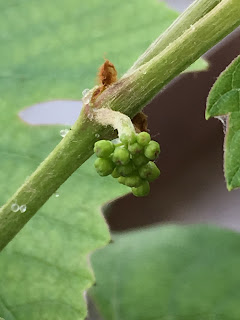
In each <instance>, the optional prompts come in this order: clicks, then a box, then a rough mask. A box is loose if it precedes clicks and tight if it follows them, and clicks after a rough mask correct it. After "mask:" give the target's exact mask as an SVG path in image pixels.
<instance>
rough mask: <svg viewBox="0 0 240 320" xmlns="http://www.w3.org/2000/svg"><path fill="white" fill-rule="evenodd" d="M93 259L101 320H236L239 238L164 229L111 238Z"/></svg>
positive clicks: (205, 229) (208, 230)
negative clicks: (112, 241) (108, 243)
mask: <svg viewBox="0 0 240 320" xmlns="http://www.w3.org/2000/svg"><path fill="white" fill-rule="evenodd" d="M113 239H114V243H112V244H111V245H109V246H108V247H106V248H104V249H101V250H99V251H97V252H96V253H94V255H93V256H92V258H91V260H92V264H93V269H94V272H95V275H96V279H97V282H96V286H94V288H91V289H90V294H91V296H92V297H93V299H94V301H95V302H96V304H97V306H98V309H99V311H100V313H101V315H102V316H103V318H104V319H105V320H112V319H121V320H146V319H147V320H203V319H204V320H239V319H240V308H239V300H240V291H239V283H240V277H239V268H240V255H239V250H240V236H239V234H237V233H234V232H232V231H227V230H221V229H218V228H216V227H210V226H188V227H180V226H163V227H154V228H151V229H146V230H141V231H135V232H129V233H125V234H122V235H118V236H115V238H113Z"/></svg>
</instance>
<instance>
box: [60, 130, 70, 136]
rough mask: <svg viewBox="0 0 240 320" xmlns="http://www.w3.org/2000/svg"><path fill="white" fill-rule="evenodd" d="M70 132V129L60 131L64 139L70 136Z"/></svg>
mask: <svg viewBox="0 0 240 320" xmlns="http://www.w3.org/2000/svg"><path fill="white" fill-rule="evenodd" d="M68 132H69V130H68V129H62V130H60V136H61V137H63V138H64V137H65V136H66V135H67V134H68Z"/></svg>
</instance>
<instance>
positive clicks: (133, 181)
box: [124, 175, 143, 187]
mask: <svg viewBox="0 0 240 320" xmlns="http://www.w3.org/2000/svg"><path fill="white" fill-rule="evenodd" d="M142 183H143V180H142V179H141V178H140V177H139V176H137V175H136V176H131V177H126V178H125V182H124V184H125V185H126V186H128V187H139V186H141V184H142Z"/></svg>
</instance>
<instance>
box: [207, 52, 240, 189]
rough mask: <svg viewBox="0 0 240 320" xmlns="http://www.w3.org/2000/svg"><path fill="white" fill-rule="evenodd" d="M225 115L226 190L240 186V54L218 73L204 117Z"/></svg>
mask: <svg viewBox="0 0 240 320" xmlns="http://www.w3.org/2000/svg"><path fill="white" fill-rule="evenodd" d="M217 116H227V117H228V121H227V130H226V136H225V146H224V171H225V178H226V182H227V188H228V190H232V189H234V188H238V187H240V56H239V57H238V58H237V59H235V60H234V61H233V62H232V63H231V64H230V66H228V68H227V69H226V70H225V71H224V72H223V73H222V74H221V75H220V77H219V78H218V79H217V81H216V82H215V84H214V86H213V88H212V90H211V91H210V94H209V97H208V101H207V109H206V119H209V118H210V117H217Z"/></svg>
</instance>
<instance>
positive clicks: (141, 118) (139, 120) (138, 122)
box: [132, 112, 148, 133]
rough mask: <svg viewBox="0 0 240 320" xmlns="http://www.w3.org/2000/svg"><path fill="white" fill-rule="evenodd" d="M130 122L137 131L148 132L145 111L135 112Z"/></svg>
mask: <svg viewBox="0 0 240 320" xmlns="http://www.w3.org/2000/svg"><path fill="white" fill-rule="evenodd" d="M132 123H133V125H134V127H135V130H136V132H137V133H139V132H142V131H146V132H148V121H147V115H146V114H145V113H143V112H139V113H137V114H136V115H135V117H134V118H133V119H132Z"/></svg>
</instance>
